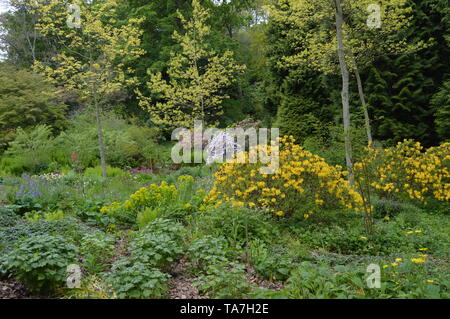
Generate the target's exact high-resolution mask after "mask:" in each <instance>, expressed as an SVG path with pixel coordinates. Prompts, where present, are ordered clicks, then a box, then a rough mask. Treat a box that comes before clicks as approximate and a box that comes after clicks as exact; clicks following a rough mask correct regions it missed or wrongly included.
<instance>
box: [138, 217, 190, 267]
mask: <svg viewBox="0 0 450 319" xmlns="http://www.w3.org/2000/svg"><path fill="white" fill-rule="evenodd" d="M184 233H185V230H184V228H183V226H181V225H180V224H178V223H176V222H173V221H171V220H167V219H162V218H158V219H156V220H154V221H153V222H151V223H150V224H148V225H147V227H145V228H144V229H143V230H141V231H140V232H139V233H138V234H137V236H136V237H135V238H134V239H133V241H132V242H131V258H132V259H133V260H135V261H139V262H141V263H144V264H146V265H149V266H152V267H158V268H167V267H168V266H169V265H170V264H171V263H172V262H173V261H174V260H175V258H177V257H178V256H179V255H180V254H181V253H182V252H183V249H182V248H181V245H182V241H183V237H184Z"/></svg>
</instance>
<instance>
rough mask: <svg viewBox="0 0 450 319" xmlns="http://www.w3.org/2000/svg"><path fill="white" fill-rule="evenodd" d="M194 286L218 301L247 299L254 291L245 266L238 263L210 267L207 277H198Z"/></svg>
mask: <svg viewBox="0 0 450 319" xmlns="http://www.w3.org/2000/svg"><path fill="white" fill-rule="evenodd" d="M194 286H196V287H198V289H199V290H200V291H201V292H203V293H206V294H208V296H209V297H212V298H217V299H231V298H233V299H234V298H245V297H246V296H247V295H248V294H249V293H250V291H251V289H252V286H251V285H250V284H249V283H248V282H247V277H246V275H245V266H244V265H242V264H237V263H219V264H213V265H210V266H209V267H208V269H207V273H206V275H203V276H200V277H198V278H197V281H196V282H194Z"/></svg>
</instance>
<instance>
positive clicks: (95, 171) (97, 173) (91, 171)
mask: <svg viewBox="0 0 450 319" xmlns="http://www.w3.org/2000/svg"><path fill="white" fill-rule="evenodd" d="M84 175H85V176H89V177H101V176H102V167H101V166H96V167H89V168H87V169H86V170H85V171H84ZM106 175H107V176H108V177H123V176H126V173H125V172H124V171H123V170H121V169H120V168H118V167H111V166H109V165H107V166H106Z"/></svg>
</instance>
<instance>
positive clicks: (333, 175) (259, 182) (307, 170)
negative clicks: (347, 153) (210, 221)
mask: <svg viewBox="0 0 450 319" xmlns="http://www.w3.org/2000/svg"><path fill="white" fill-rule="evenodd" d="M272 148H273V145H270V146H266V145H264V146H263V145H258V146H256V147H253V148H251V149H250V150H249V151H248V152H242V153H239V154H237V155H236V156H235V158H234V159H233V160H231V161H229V162H227V163H225V164H223V165H222V166H221V168H220V170H219V171H218V172H217V173H216V174H215V184H214V187H213V188H212V190H211V191H210V193H209V194H208V196H207V197H206V199H205V200H206V201H208V202H209V203H212V204H215V205H216V206H217V205H220V204H219V203H221V202H222V201H230V202H231V203H232V204H233V206H235V207H242V206H247V207H250V208H259V209H263V210H265V211H269V212H272V213H274V214H276V215H277V216H284V215H286V214H293V213H297V214H300V216H304V218H308V217H309V216H310V215H311V214H313V213H314V212H316V211H318V210H319V209H321V208H324V207H327V208H328V207H329V208H331V207H345V208H348V209H353V210H357V211H360V210H362V197H361V196H360V194H359V193H358V192H356V191H355V190H353V189H352V188H351V187H350V185H349V183H348V182H347V181H346V180H345V177H344V176H345V174H344V172H343V171H342V167H340V166H330V165H329V164H327V163H326V162H325V160H324V159H322V158H321V157H319V156H317V155H314V154H312V153H311V152H309V151H307V150H305V149H303V148H302V147H301V146H299V145H297V144H296V143H295V139H294V138H293V137H292V136H289V137H288V136H285V137H283V138H279V169H278V171H276V172H275V173H274V174H263V173H261V172H260V168H261V167H262V166H263V164H262V163H261V162H260V161H258V162H257V163H252V161H249V159H251V158H255V157H256V155H257V154H261V152H262V153H265V154H270V155H271V154H272V151H273V150H272ZM242 158H244V159H245V162H244V163H242ZM260 158H261V157H260Z"/></svg>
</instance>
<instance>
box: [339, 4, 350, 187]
mask: <svg viewBox="0 0 450 319" xmlns="http://www.w3.org/2000/svg"><path fill="white" fill-rule="evenodd" d="M335 1H336V36H337V42H338V55H339V65H340V68H341V74H342V113H343V119H344V136H345V161H346V164H347V171H348V179H349V181H350V182H351V183H352V182H353V163H352V142H351V137H350V101H349V82H350V74H349V71H348V67H347V62H346V60H345V54H344V52H345V51H344V35H343V31H342V27H343V24H344V16H343V12H342V7H341V0H335Z"/></svg>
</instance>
